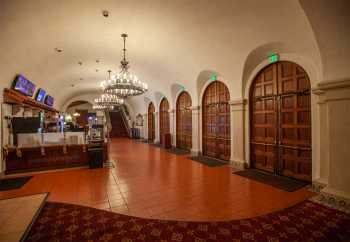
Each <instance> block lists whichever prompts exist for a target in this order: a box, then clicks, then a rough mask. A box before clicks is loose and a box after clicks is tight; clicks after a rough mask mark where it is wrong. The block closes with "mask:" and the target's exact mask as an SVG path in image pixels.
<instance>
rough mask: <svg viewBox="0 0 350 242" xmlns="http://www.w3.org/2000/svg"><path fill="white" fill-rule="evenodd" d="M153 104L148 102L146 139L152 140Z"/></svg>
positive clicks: (153, 128)
mask: <svg viewBox="0 0 350 242" xmlns="http://www.w3.org/2000/svg"><path fill="white" fill-rule="evenodd" d="M154 111H155V108H154V105H153V103H150V104H149V105H148V141H149V142H154V138H155V120H154Z"/></svg>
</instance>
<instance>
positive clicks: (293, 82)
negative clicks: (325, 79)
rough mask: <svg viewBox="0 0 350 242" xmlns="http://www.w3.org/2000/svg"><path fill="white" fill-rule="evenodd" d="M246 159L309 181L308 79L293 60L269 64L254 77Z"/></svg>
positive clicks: (309, 128)
mask: <svg viewBox="0 0 350 242" xmlns="http://www.w3.org/2000/svg"><path fill="white" fill-rule="evenodd" d="M250 159H251V164H252V165H253V167H255V168H257V169H261V170H265V171H268V172H272V173H275V174H278V175H283V176H287V177H292V178H295V179H298V180H304V181H311V178H312V177H311V172H312V162H311V97H310V81H309V78H308V76H307V74H306V72H305V71H304V70H303V69H302V68H301V67H300V66H298V65H297V64H295V63H291V62H277V63H274V64H271V65H269V66H267V67H266V68H264V69H263V70H262V71H261V72H260V73H259V74H258V75H257V76H256V78H255V79H254V82H253V84H252V86H251V89H250Z"/></svg>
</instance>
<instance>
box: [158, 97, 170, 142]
mask: <svg viewBox="0 0 350 242" xmlns="http://www.w3.org/2000/svg"><path fill="white" fill-rule="evenodd" d="M167 133H170V119H169V102H168V100H167V99H166V98H163V99H162V101H161V102H160V106H159V136H160V137H159V141H160V144H161V145H164V142H165V140H164V134H167Z"/></svg>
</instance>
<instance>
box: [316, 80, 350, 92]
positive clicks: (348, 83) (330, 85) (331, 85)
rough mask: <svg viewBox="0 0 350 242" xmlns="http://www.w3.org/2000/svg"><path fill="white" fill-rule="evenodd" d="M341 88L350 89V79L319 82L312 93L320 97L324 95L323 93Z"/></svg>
mask: <svg viewBox="0 0 350 242" xmlns="http://www.w3.org/2000/svg"><path fill="white" fill-rule="evenodd" d="M342 88H350V79H348V80H340V81H327V82H320V83H319V84H318V85H317V87H316V88H313V89H312V92H313V93H314V94H316V95H321V94H323V93H324V91H327V90H332V89H342Z"/></svg>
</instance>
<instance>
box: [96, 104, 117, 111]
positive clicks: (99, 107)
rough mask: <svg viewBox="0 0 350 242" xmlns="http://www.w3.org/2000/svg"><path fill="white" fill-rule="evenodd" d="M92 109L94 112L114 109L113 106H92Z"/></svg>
mask: <svg viewBox="0 0 350 242" xmlns="http://www.w3.org/2000/svg"><path fill="white" fill-rule="evenodd" d="M92 109H95V110H113V109H114V106H113V105H98V104H96V105H93V106H92Z"/></svg>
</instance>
